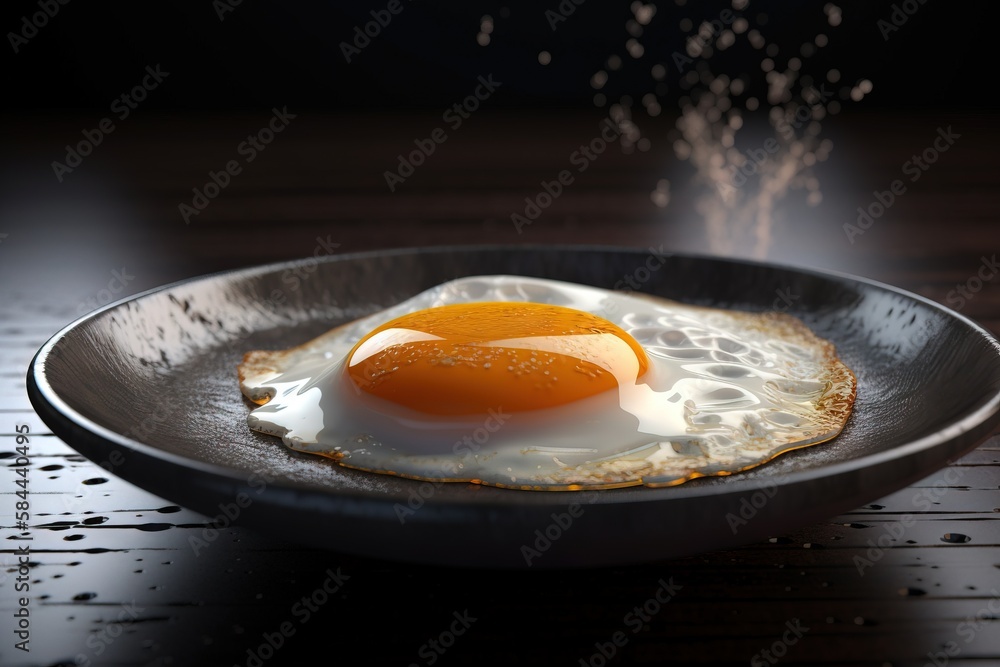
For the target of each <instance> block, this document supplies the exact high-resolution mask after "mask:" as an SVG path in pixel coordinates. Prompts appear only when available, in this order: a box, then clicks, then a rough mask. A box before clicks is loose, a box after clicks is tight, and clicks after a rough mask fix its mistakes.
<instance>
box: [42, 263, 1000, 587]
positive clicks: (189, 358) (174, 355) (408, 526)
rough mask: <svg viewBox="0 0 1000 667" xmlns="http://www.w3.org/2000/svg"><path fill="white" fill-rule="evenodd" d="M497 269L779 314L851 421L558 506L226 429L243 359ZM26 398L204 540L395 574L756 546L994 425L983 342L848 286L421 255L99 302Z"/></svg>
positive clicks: (947, 317)
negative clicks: (849, 389)
mask: <svg viewBox="0 0 1000 667" xmlns="http://www.w3.org/2000/svg"><path fill="white" fill-rule="evenodd" d="M647 260H649V262H648V264H647ZM661 263H662V265H661ZM649 267H655V269H654V270H650V268H649ZM503 273H507V274H520V275H527V276H537V277H543V278H554V279H559V280H567V281H572V282H577V283H582V284H588V285H594V286H598V287H604V288H608V289H612V288H614V287H615V286H616V285H617V286H618V287H619V288H620V287H621V286H622V285H623V284H624V283H623V282H622V281H623V278H624V277H625V276H629V277H630V279H631V280H632V281H633V282H635V283H636V284H639V283H641V289H642V291H645V292H648V293H652V294H658V295H662V296H664V297H668V298H672V299H677V300H679V301H684V302H688V303H695V304H702V305H714V306H720V307H731V308H741V309H746V310H754V311H763V310H770V309H779V310H787V312H789V313H791V314H793V315H796V316H798V317H800V318H802V319H803V320H804V321H805V322H806V323H807V324H808V325H809V326H810V327H812V328H813V330H814V331H816V332H817V333H818V334H819V335H821V336H823V337H826V338H828V339H830V340H832V341H833V342H834V343H835V344H836V346H837V350H838V353H839V354H840V356H841V358H842V359H843V360H844V361H845V363H847V365H848V366H849V367H851V368H852V369H853V370H854V371H855V373H856V374H857V376H858V398H857V402H856V404H855V408H854V413H853V414H852V416H851V418H850V421H849V422H848V424H847V427H846V429H845V430H844V432H843V433H842V434H841V435H840V437H838V438H837V439H836V440H834V441H832V442H829V443H826V444H823V445H819V446H816V447H810V448H806V449H802V450H798V451H794V452H791V453H789V454H786V455H784V456H781V457H779V458H778V459H776V460H775V461H772V462H771V463H768V464H766V465H765V466H762V467H760V468H758V469H756V470H753V471H750V472H747V473H742V474H737V475H732V476H729V477H716V478H710V479H708V478H706V479H698V480H694V481H692V482H689V483H687V484H683V485H681V486H677V487H672V488H661V489H649V488H643V487H639V488H629V489H617V490H607V491H598V492H580V493H575V492H532V491H516V490H506V489H496V488H487V487H480V486H476V485H470V484H441V485H437V486H435V485H433V484H430V483H427V482H418V481H412V480H405V479H399V478H394V477H389V476H384V475H376V474H371V473H365V472H360V471H354V470H349V469H346V468H343V467H340V466H338V465H337V464H335V463H333V462H331V461H327V460H323V459H319V458H317V457H312V456H308V455H298V454H296V453H295V452H292V451H289V450H288V449H286V448H285V447H284V446H283V445H282V444H281V442H280V441H279V440H277V439H275V438H271V437H267V436H263V435H260V434H257V433H254V432H251V431H250V430H249V429H248V428H247V426H246V415H247V413H248V411H249V404H248V403H247V402H246V401H245V400H244V399H243V397H242V395H241V394H240V392H239V389H238V387H237V381H236V373H235V366H236V364H237V362H238V361H239V360H240V358H241V357H242V354H243V353H244V352H245V351H247V350H252V349H266V348H271V349H278V348H285V347H290V346H292V345H297V344H299V343H301V342H304V341H306V340H308V339H310V338H312V337H314V336H316V335H318V334H320V333H322V332H323V331H325V330H327V329H328V328H330V327H331V326H333V325H335V324H338V323H341V322H344V321H346V320H349V319H353V318H355V317H358V316H361V315H363V314H367V313H370V312H373V311H375V310H378V309H379V308H382V307H385V306H389V305H391V304H394V303H397V302H399V301H402V300H403V299H405V298H407V297H410V296H412V295H414V294H416V293H418V292H420V291H422V290H424V289H426V288H428V287H431V286H433V285H436V284H438V283H441V282H444V281H446V280H450V279H452V278H457V277H461V276H467V275H477V274H503ZM28 390H29V394H30V397H31V401H32V404H33V405H34V407H35V409H36V410H37V411H38V413H39V415H40V416H41V418H42V419H43V420H44V421H45V423H46V424H48V425H49V426H50V427H51V428H52V430H53V431H54V432H55V433H56V434H57V435H59V436H60V437H61V438H63V439H64V440H65V441H66V442H67V443H69V444H70V445H71V446H72V447H74V448H75V449H77V450H78V451H80V452H81V453H83V454H84V455H85V456H87V457H88V458H90V459H91V460H93V461H95V462H97V463H99V464H101V465H103V466H104V467H105V468H106V469H108V470H110V472H112V473H114V474H116V475H119V476H121V477H123V478H125V479H126V480H128V481H130V482H133V483H134V484H137V485H139V486H141V487H143V488H145V489H147V490H149V491H150V492H152V493H155V494H157V495H159V496H162V497H164V498H167V499H169V500H171V501H174V502H176V503H178V504H181V505H184V506H186V507H189V508H191V509H194V510H197V511H199V512H203V513H205V514H207V515H209V516H212V517H218V523H219V524H220V525H226V524H228V523H229V522H230V521H235V522H237V523H239V524H241V525H246V526H249V527H252V528H256V529H259V530H261V531H266V532H268V533H271V534H274V535H277V536H280V537H283V538H288V539H292V540H296V541H298V542H300V543H305V544H309V545H316V546H321V547H328V548H332V549H337V550H341V551H344V552H348V553H353V554H361V555H369V556H375V557H380V558H388V559H395V560H405V561H411V562H424V563H436V564H450V565H467V566H486V567H528V566H530V567H533V568H538V567H565V566H596V565H611V564H626V563H636V562H641V561H649V560H654V559H661V558H669V557H677V556H683V555H688V554H692V553H696V552H699V551H706V550H712V549H717V548H721V547H728V546H733V545H736V544H740V543H746V542H750V541H755V540H759V539H762V538H764V537H767V536H770V535H774V534H776V533H781V532H783V531H787V530H789V529H792V528H795V527H797V526H801V525H805V524H808V523H811V522H814V521H817V520H821V519H825V518H828V517H831V516H834V515H836V514H838V513H840V512H843V511H847V510H850V509H853V508H855V507H859V506H861V505H863V504H865V503H867V502H870V501H872V500H874V499H876V498H879V497H881V496H884V495H886V494H888V493H890V492H892V491H895V490H897V489H899V488H902V487H904V486H906V485H907V484H909V483H911V482H913V481H915V480H917V479H920V478H921V477H923V476H926V475H928V474H930V473H931V472H933V471H934V470H936V469H938V468H940V467H942V466H944V465H945V464H946V463H947V462H948V461H950V460H953V459H954V458H956V457H958V456H960V455H961V454H963V453H965V452H966V451H968V450H970V449H972V448H973V447H974V446H975V445H976V444H977V443H978V442H979V441H980V440H981V439H983V438H984V437H986V436H987V435H988V434H989V433H990V432H991V430H992V429H993V427H994V425H995V424H996V423H997V422H998V418H1000V414H998V406H1000V345H998V343H997V341H996V339H995V338H993V337H992V336H991V335H990V334H989V333H988V332H986V331H985V330H983V329H982V328H981V327H979V326H977V325H975V324H974V323H972V322H970V321H969V320H967V319H966V318H964V317H962V316H960V315H958V314H956V313H954V312H951V311H949V310H947V309H945V308H943V307H941V306H939V305H937V304H935V303H932V302H930V301H928V300H926V299H923V298H921V297H918V296H915V295H913V294H909V293H906V292H903V291H900V290H897V289H894V288H892V287H888V286H885V285H881V284H878V283H875V282H872V281H868V280H862V279H858V278H852V277H848V276H842V275H835V274H830V273H821V272H817V271H807V270H799V269H792V268H784V267H778V266H773V265H767V264H760V263H753V262H744V261H733V260H725V259H716V258H707V257H695V256H683V255H669V256H665V257H653V256H651V255H649V254H648V253H647V251H643V250H631V249H619V248H592V247H578V246H577V247H574V246H567V247H552V246H546V247H534V246H517V247H513V246H500V247H494V246H487V247H463V248H426V249H415V250H401V251H390V252H375V253H363V254H355V255H343V256H336V257H330V258H325V259H322V260H314V259H308V260H305V261H300V262H294V263H286V264H276V265H270V266H264V267H260V268H254V269H249V270H243V271H234V272H228V273H223V274H219V275H214V276H208V277H204V278H198V279H194V280H189V281H185V282H182V283H178V284H174V285H169V286H166V287H163V288H160V289H156V290H153V291H150V292H146V293H145V294H141V295H139V296H137V297H134V298H131V299H128V300H125V301H122V302H119V303H116V304H112V305H110V306H108V307H106V308H104V309H102V310H99V311H97V312H95V313H93V314H91V315H88V316H86V317H84V318H83V319H80V320H78V321H77V322H74V323H73V324H71V325H69V326H68V327H66V328H65V329H63V330H62V331H60V332H59V333H58V334H56V335H55V336H53V337H52V339H51V340H49V341H48V342H47V343H46V344H45V345H44V346H43V347H42V349H41V350H39V352H38V354H37V355H36V356H35V359H34V360H33V361H32V364H31V367H30V369H29V372H28Z"/></svg>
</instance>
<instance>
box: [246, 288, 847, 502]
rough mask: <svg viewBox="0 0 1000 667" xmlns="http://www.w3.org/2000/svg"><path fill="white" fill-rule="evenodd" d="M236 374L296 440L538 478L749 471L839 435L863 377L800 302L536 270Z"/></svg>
mask: <svg viewBox="0 0 1000 667" xmlns="http://www.w3.org/2000/svg"><path fill="white" fill-rule="evenodd" d="M238 370H239V380H240V389H241V391H242V392H243V394H244V395H245V396H246V397H247V398H249V399H250V400H251V401H253V402H254V403H257V404H259V407H257V408H256V409H253V410H252V411H251V412H250V414H249V416H248V418H247V424H248V426H249V428H251V429H253V430H254V431H258V432H260V433H265V434H268V435H273V436H278V437H280V438H281V439H282V441H283V442H284V444H285V445H286V446H287V447H289V448H291V449H293V450H295V451H298V452H305V453H309V454H316V455H320V456H324V457H328V458H331V459H333V460H335V461H337V462H338V463H340V464H341V465H344V466H347V467H351V468H358V469H361V470H367V471H371V472H377V473H386V474H392V475H400V476H403V477H409V478H414V479H421V480H433V481H465V482H475V483H480V484H487V485H493V486H500V487H509V488H517V489H537V490H576V489H584V488H587V489H601V488H616V487H623V486H632V485H639V484H645V485H647V486H670V485H674V484H679V483H682V482H684V481H687V480H690V479H693V478H695V477H702V476H709V475H727V474H731V473H735V472H740V471H743V470H746V469H748V468H752V467H754V466H757V465H760V464H762V463H765V462H767V461H769V460H771V459H773V458H774V457H776V456H778V455H779V454H781V453H783V452H787V451H789V450H792V449H797V448H800V447H806V446H809V445H815V444H818V443H821V442H824V441H827V440H830V439H831V438H834V437H836V436H837V435H838V434H839V433H840V431H841V430H842V429H843V427H844V424H845V423H846V421H847V419H848V417H849V415H850V412H851V408H852V406H853V403H854V397H855V387H856V381H855V377H854V375H853V373H852V372H851V371H850V369H848V368H847V367H846V366H845V365H844V364H843V363H842V362H841V361H840V360H839V359H838V358H837V356H836V352H835V349H834V346H833V345H832V344H831V343H830V342H828V341H826V340H823V339H821V338H819V337H817V336H816V335H814V334H813V333H812V332H811V331H810V330H809V329H808V327H806V326H805V325H804V324H803V323H802V322H801V321H799V320H798V319H796V318H794V317H791V316H790V315H785V314H776V313H748V312H739V311H731V310H720V309H714V308H707V307H699V306H691V305H685V304H681V303H677V302H673V301H667V300H664V299H659V298H654V297H650V296H645V295H643V296H637V295H630V294H624V293H621V292H615V291H609V290H604V289H599V288H596V287H589V286H584V285H577V284H572V283H566V282H559V281H553V280H543V279H538V278H527V277H521V276H475V277H469V278H461V279H458V280H453V281H451V282H447V283H444V284H441V285H438V286H437V287H434V288H432V289H429V290H427V291H425V292H422V293H420V294H418V295H416V296H414V297H413V298H411V299H408V300H406V301H404V302H402V303H399V304H397V305H395V306H393V307H391V308H387V309H385V310H382V311H380V312H377V313H375V314H373V315H369V316H367V317H364V318H362V319H359V320H356V321H353V322H350V323H348V324H345V325H342V326H339V327H337V328H335V329H333V330H331V331H329V332H327V333H326V334H323V335H322V336H320V337H318V338H316V339H314V340H311V341H309V342H307V343H305V344H304V345H301V346H298V347H295V348H292V349H289V350H283V351H254V352H248V353H247V354H246V355H245V356H244V359H243V362H242V363H241V364H240V365H239V369H238Z"/></svg>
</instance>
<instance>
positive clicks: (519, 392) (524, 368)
mask: <svg viewBox="0 0 1000 667" xmlns="http://www.w3.org/2000/svg"><path fill="white" fill-rule="evenodd" d="M648 366H649V360H648V359H647V358H646V353H645V352H644V351H643V349H642V347H641V346H640V345H639V343H638V342H636V340H635V339H634V338H632V337H631V336H630V335H629V334H628V333H626V332H625V331H623V330H622V329H620V328H619V327H617V326H616V325H614V324H612V323H611V322H608V321H607V320H605V319H603V318H601V317H598V316H596V315H592V314H590V313H586V312H583V311H580V310H574V309H572V308H564V307H562V306H551V305H546V304H538V303H514V302H506V301H504V302H480V303H466V304H456V305H450V306H441V307H438V308H429V309H427V310H421V311H417V312H415V313H410V314H409V315H404V316H402V317H399V318H397V319H395V320H392V321H390V322H386V323H385V324H383V325H382V326H380V327H378V328H377V329H375V330H374V331H372V332H371V333H369V334H368V335H367V336H365V337H364V338H362V339H361V340H360V341H359V342H358V344H357V345H355V346H354V348H353V349H352V350H351V352H350V354H349V355H348V359H347V365H346V372H347V374H348V376H349V377H350V379H351V381H353V383H354V384H355V385H356V386H357V387H358V388H359V389H360V390H362V391H365V392H367V393H369V394H371V395H374V396H378V397H380V398H383V399H385V400H387V401H391V402H393V403H396V404H398V405H401V406H405V407H407V408H410V409H412V410H417V411H420V412H424V413H428V414H433V415H472V414H484V413H486V412H487V411H488V410H490V409H494V410H495V409H498V408H503V409H504V410H507V411H525V410H539V409H543V408H551V407H556V406H560V405H565V404H567V403H572V402H573V401H577V400H580V399H583V398H587V397H588V396H593V395H595V394H598V393H601V392H604V391H607V390H609V389H614V388H616V387H618V386H619V384H620V383H632V382H634V381H635V380H636V379H637V378H639V377H641V376H642V375H643V374H644V373H645V372H646V370H647V368H648Z"/></svg>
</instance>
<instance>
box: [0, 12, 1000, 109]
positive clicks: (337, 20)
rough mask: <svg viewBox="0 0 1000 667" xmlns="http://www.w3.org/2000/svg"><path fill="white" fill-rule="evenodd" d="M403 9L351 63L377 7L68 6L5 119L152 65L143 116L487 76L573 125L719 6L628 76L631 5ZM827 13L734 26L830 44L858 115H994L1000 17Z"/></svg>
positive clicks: (359, 101)
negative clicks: (560, 16) (554, 20)
mask: <svg viewBox="0 0 1000 667" xmlns="http://www.w3.org/2000/svg"><path fill="white" fill-rule="evenodd" d="M400 2H401V5H402V7H403V10H402V12H401V13H399V14H398V15H395V16H393V18H392V21H391V22H390V23H389V25H388V26H387V27H385V28H383V29H382V30H381V32H380V34H379V35H378V36H377V37H375V38H374V39H373V40H372V43H371V44H370V45H369V46H367V47H366V48H364V49H363V50H362V52H361V54H359V55H357V56H355V57H353V58H352V62H351V63H347V62H346V61H345V58H344V55H343V54H342V52H341V49H340V46H339V44H340V43H341V42H350V41H351V40H352V39H353V38H354V34H353V31H354V27H355V26H358V25H363V24H364V23H366V22H369V21H371V20H372V18H371V16H370V12H371V11H379V10H383V9H384V8H385V6H386V4H387V3H386V2H370V3H367V2H346V3H297V4H289V3H282V4H277V3H262V2H253V1H252V0H245V1H244V2H242V3H241V4H239V5H237V6H236V7H234V8H232V10H231V11H222V20H220V18H219V15H218V14H219V10H218V9H217V8H216V7H218V6H221V4H217V5H215V6H213V4H212V3H209V2H205V3H197V5H196V4H195V3H190V4H188V5H186V6H180V7H179V6H176V5H175V4H172V3H153V4H150V3H124V2H108V3H99V4H93V3H89V4H88V3H80V2H71V3H69V4H67V5H65V6H61V7H60V11H59V13H58V14H57V15H56V17H54V18H52V19H50V20H49V22H48V25H45V26H44V27H43V28H42V29H41V30H40V31H39V34H38V35H37V36H36V37H34V38H32V39H31V40H29V43H28V44H26V45H23V46H21V47H20V50H19V53H17V54H16V55H15V54H13V53H12V49H11V48H10V46H9V43H8V44H7V45H6V46H7V49H6V50H7V53H6V55H5V60H6V63H5V78H6V82H5V89H6V90H7V95H6V97H7V102H6V104H5V106H6V109H7V110H8V112H13V113H26V114H39V113H45V114H62V113H64V112H66V111H67V110H83V109H89V110H104V109H106V108H107V106H108V105H109V103H110V100H112V99H113V98H115V97H117V96H118V95H120V94H121V93H122V92H123V91H124V90H127V89H128V88H130V87H131V86H132V85H134V83H135V81H136V80H137V77H138V76H140V74H141V72H142V69H143V67H144V66H145V65H147V64H155V63H160V64H162V66H163V69H164V70H167V71H169V72H170V73H171V75H172V77H173V78H172V79H171V80H170V85H169V86H166V87H164V89H163V90H160V91H157V93H156V94H155V95H152V96H151V97H150V99H149V100H148V101H146V102H145V103H144V104H143V111H144V112H151V111H154V110H155V111H188V112H190V111H205V110H211V111H232V110H245V111H252V110H255V109H259V108H261V107H268V106H269V105H274V104H279V105H283V104H287V105H289V106H293V107H295V108H296V109H299V110H303V111H307V110H308V111H325V112H336V111H343V110H382V111H401V110H410V109H429V110H438V109H442V108H445V107H447V106H450V105H451V104H452V103H453V102H454V101H455V98H456V96H465V95H467V94H468V92H469V90H468V89H469V86H470V83H471V82H473V81H474V80H475V78H476V76H477V75H479V74H483V73H485V72H492V73H494V74H495V76H496V78H498V79H499V80H501V81H503V82H504V90H503V94H502V95H500V96H499V97H498V98H497V99H496V100H494V101H493V102H491V105H490V106H491V107H492V108H494V109H531V110H537V109H539V108H559V109H578V108H581V107H584V108H585V107H587V106H590V105H592V98H593V95H594V90H593V89H592V88H591V86H590V85H589V81H590V77H591V75H592V74H593V73H594V72H595V71H597V70H599V69H602V68H604V67H605V62H606V60H607V58H608V56H609V55H610V54H612V53H618V54H619V55H621V56H623V58H622V59H623V65H622V68H621V70H620V71H619V73H618V74H619V75H618V76H615V77H614V80H613V81H612V82H610V83H609V86H608V89H605V90H604V91H603V92H605V93H606V94H608V97H609V98H611V99H612V100H614V99H615V98H616V97H617V96H619V95H626V94H628V95H632V96H633V97H634V98H636V99H638V97H639V96H641V95H643V94H645V93H647V92H651V91H652V90H653V89H654V87H655V86H654V85H653V81H652V79H651V77H650V75H649V70H650V67H651V66H652V65H654V64H656V63H658V62H662V63H666V64H668V65H669V63H670V60H671V55H672V54H673V53H674V52H677V51H683V45H684V43H685V39H686V38H687V37H688V35H689V34H690V32H691V31H690V30H688V31H685V30H682V29H681V27H680V21H681V19H683V18H689V19H691V20H692V21H694V24H695V26H697V24H698V23H699V21H700V20H712V19H714V18H716V17H718V16H719V14H720V12H721V10H723V9H725V8H726V7H729V4H728V3H719V2H694V1H692V2H687V3H684V4H683V5H681V6H678V5H677V4H675V3H674V2H659V3H657V12H656V14H655V16H654V17H653V19H652V20H651V21H650V22H649V24H648V25H646V26H644V27H643V33H642V36H641V41H642V43H643V45H644V47H645V53H644V55H643V56H642V57H641V58H639V59H633V58H631V57H629V56H628V55H627V54H626V53H625V51H624V48H623V45H624V42H625V40H626V39H627V38H628V36H629V35H628V34H627V33H626V30H625V24H626V22H627V21H629V20H630V19H632V18H633V12H632V10H631V9H630V3H628V2H607V3H602V2H596V1H594V0H588V1H587V2H584V3H583V4H581V5H578V6H577V5H573V4H572V2H570V0H566V2H565V3H564V4H565V5H567V6H572V7H575V10H574V12H573V14H572V15H570V16H568V17H567V20H565V21H563V22H560V23H558V24H557V29H556V30H555V31H553V30H552V29H551V28H550V25H549V22H548V20H547V18H546V15H545V11H546V10H557V9H558V7H559V3H558V2H556V1H555V0H552V1H550V2H452V3H436V4H432V3H424V2H409V1H408V0H400ZM335 4H336V6H335ZM826 4H828V3H825V2H814V1H806V2H795V3H782V2H776V1H773V0H771V1H766V0H765V1H761V0H756V1H755V2H752V3H751V4H750V5H749V7H748V8H747V9H746V10H745V11H743V12H739V14H740V15H743V16H746V17H747V18H748V19H749V20H750V21H751V25H753V24H755V23H756V24H760V29H761V31H762V33H764V34H765V36H767V37H768V38H769V39H770V40H772V41H776V42H778V43H779V44H781V45H782V47H783V48H782V52H781V53H780V54H779V56H778V61H779V63H780V61H781V58H786V57H789V56H791V55H798V54H797V51H798V47H799V42H800V41H802V40H803V38H810V37H811V36H813V35H815V34H816V33H817V32H820V31H822V32H825V33H826V34H827V35H828V36H829V37H830V45H829V46H828V47H826V48H825V49H821V52H820V53H819V54H818V55H817V56H815V57H814V58H813V61H814V63H813V64H814V65H815V67H816V68H817V69H818V70H820V71H825V69H826V68H828V67H837V68H839V69H840V70H841V72H842V73H843V79H842V83H846V84H853V83H854V81H856V80H857V79H860V78H862V77H867V78H869V79H872V80H873V81H875V83H876V85H875V88H874V91H873V94H872V95H871V96H869V97H867V98H866V99H865V106H866V107H867V108H895V109H909V110H912V109H915V108H920V109H934V108H975V109H995V108H996V102H995V101H994V98H995V96H994V95H992V94H990V89H991V87H992V86H993V85H994V81H993V80H992V78H991V77H990V76H989V73H990V72H991V71H992V67H993V65H994V64H995V60H996V55H995V41H994V40H995V36H996V30H997V23H996V20H995V17H996V16H997V10H996V9H994V8H993V5H992V3H989V4H987V3H980V4H972V3H947V2H936V1H934V0H927V1H926V2H925V3H924V4H921V3H920V2H918V0H911V1H910V2H909V3H890V2H847V3H842V5H843V6H842V7H841V9H842V11H843V16H844V19H843V22H842V23H841V24H840V25H839V26H836V27H832V26H829V25H825V15H824V12H823V7H824V5H826ZM903 5H906V7H903ZM893 6H897V7H900V9H904V10H905V9H911V10H912V9H913V8H915V7H916V8H918V9H917V10H916V11H915V12H914V13H913V14H912V15H908V16H907V21H906V23H905V24H904V25H902V26H901V27H900V29H899V30H895V31H892V32H891V33H889V39H888V40H886V39H884V38H883V34H882V31H881V30H880V27H879V25H878V21H879V20H888V19H890V16H891V14H892V13H893ZM37 11H38V6H37V4H36V3H33V2H10V3H5V5H4V8H3V19H2V20H0V26H2V27H3V29H4V31H5V32H6V31H10V30H15V29H17V28H19V27H21V17H22V16H25V15H30V14H33V13H35V12H37ZM904 13H905V11H904ZM486 16H489V17H492V20H493V25H494V28H493V32H492V33H491V40H490V43H489V45H487V46H485V47H484V46H480V45H479V44H477V41H476V36H477V33H478V32H479V30H480V22H481V20H482V19H483V17H486ZM6 41H8V42H9V40H6ZM543 50H544V51H548V52H549V53H550V54H551V55H552V61H551V63H550V64H549V65H547V66H541V65H540V64H539V62H538V53H539V52H540V51H543ZM746 51H747V49H741V48H734V49H732V50H731V51H728V52H725V53H722V54H717V57H716V58H715V59H713V62H714V63H719V64H721V65H723V66H725V67H726V68H728V67H730V66H731V65H733V64H734V63H739V61H740V60H741V59H744V60H745V61H746V63H747V65H748V70H749V69H750V68H751V67H754V68H755V67H756V65H757V60H755V59H753V58H750V57H748V53H746ZM719 55H721V57H718V56H719ZM719 69H722V67H720V68H719ZM675 79H676V74H675V71H673V70H672V69H671V68H669V67H668V76H667V79H666V81H667V91H666V93H665V94H664V95H662V97H663V98H664V99H665V100H667V102H669V101H670V100H671V98H676V96H677V95H678V93H679V90H680V89H679V87H678V86H677V85H676V82H675ZM666 106H667V105H666V104H664V107H665V108H666Z"/></svg>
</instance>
